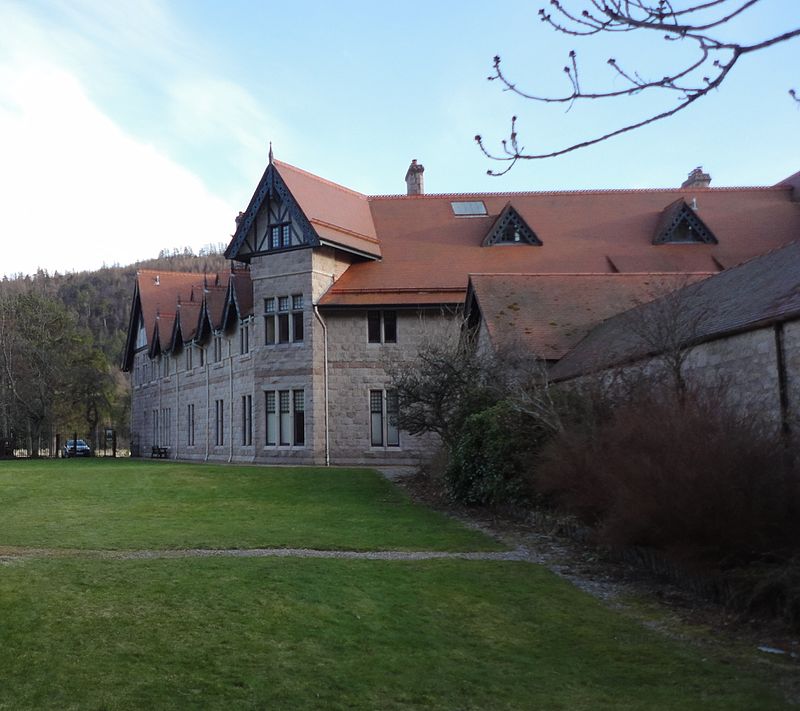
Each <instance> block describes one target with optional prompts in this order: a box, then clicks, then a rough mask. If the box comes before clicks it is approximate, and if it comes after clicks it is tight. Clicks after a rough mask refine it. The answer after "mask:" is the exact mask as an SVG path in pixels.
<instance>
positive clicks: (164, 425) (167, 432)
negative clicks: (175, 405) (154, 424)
mask: <svg viewBox="0 0 800 711" xmlns="http://www.w3.org/2000/svg"><path fill="white" fill-rule="evenodd" d="M159 429H160V441H159V440H155V441H156V443H157V444H158V445H159V446H160V447H169V446H171V445H172V408H171V407H165V408H162V409H161V425H160V428H159Z"/></svg>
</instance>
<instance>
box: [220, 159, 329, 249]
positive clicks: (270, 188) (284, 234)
mask: <svg viewBox="0 0 800 711" xmlns="http://www.w3.org/2000/svg"><path fill="white" fill-rule="evenodd" d="M265 217H266V219H264V218H265ZM273 231H274V235H273ZM319 244H320V240H319V236H318V235H317V233H316V231H315V230H314V228H313V227H312V226H311V223H310V222H309V220H308V218H307V217H306V216H305V214H304V213H303V211H302V210H301V209H300V206H299V205H298V203H297V200H295V198H294V196H293V195H292V193H291V192H290V190H289V188H288V187H287V185H286V183H285V182H284V180H283V178H281V176H280V173H278V170H277V168H276V167H275V165H274V164H273V163H270V164H269V165H268V166H267V169H266V171H264V175H263V176H262V178H261V181H260V182H259V184H258V187H257V188H256V191H255V193H254V194H253V197H252V198H251V200H250V204H249V205H248V207H247V210H246V211H245V213H244V214H243V215H242V216H241V219H240V220H239V222H238V224H237V226H236V232H235V233H234V235H233V238H232V239H231V243H230V244H229V245H228V248H227V249H226V250H225V257H226V259H236V260H238V261H241V262H249V261H250V258H251V257H253V256H257V255H261V254H266V253H269V252H277V251H286V250H288V249H297V248H298V247H307V246H310V247H318V246H319Z"/></svg>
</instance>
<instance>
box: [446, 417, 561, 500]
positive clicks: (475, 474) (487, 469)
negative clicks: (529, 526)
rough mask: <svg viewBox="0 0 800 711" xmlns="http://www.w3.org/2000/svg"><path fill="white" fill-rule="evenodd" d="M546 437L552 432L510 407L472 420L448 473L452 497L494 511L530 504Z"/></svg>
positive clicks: (461, 434) (453, 452) (456, 447)
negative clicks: (535, 462) (534, 470)
mask: <svg viewBox="0 0 800 711" xmlns="http://www.w3.org/2000/svg"><path fill="white" fill-rule="evenodd" d="M546 437H547V430H545V429H543V428H542V427H541V426H539V425H537V423H536V421H535V420H534V419H532V418H530V417H525V416H524V415H521V414H520V413H519V412H518V411H517V410H515V409H514V408H512V407H511V405H510V404H509V403H507V402H501V403H499V404H497V405H494V406H493V407H490V408H488V409H485V410H483V411H481V412H477V413H475V414H473V415H470V416H469V417H468V418H467V419H466V420H465V422H464V424H463V426H462V427H461V429H460V430H459V436H458V438H457V440H456V442H455V445H454V446H453V448H452V450H451V457H450V462H449V464H448V467H447V470H446V481H447V486H448V492H449V494H450V496H451V498H453V499H454V500H456V501H459V502H461V503H465V504H480V505H489V506H498V505H521V504H525V503H528V502H529V501H530V499H531V495H532V493H533V487H532V483H531V482H532V462H533V460H534V458H535V453H536V452H537V451H538V449H539V448H540V447H541V445H542V443H543V442H544V441H545V439H546Z"/></svg>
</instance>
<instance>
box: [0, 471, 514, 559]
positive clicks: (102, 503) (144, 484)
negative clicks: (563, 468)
mask: <svg viewBox="0 0 800 711" xmlns="http://www.w3.org/2000/svg"><path fill="white" fill-rule="evenodd" d="M2 546H29V547H43V548H97V549H140V548H262V547H276V548H300V547H305V548H320V549H334V548H339V549H351V550H399V549H403V550H445V551H457V550H501V549H502V548H503V547H502V546H501V545H500V544H498V543H496V542H495V541H492V540H490V539H489V538H487V537H486V536H484V535H482V534H480V533H477V532H475V531H471V530H468V529H466V528H464V527H463V526H461V525H460V524H458V523H456V522H454V521H451V520H449V519H446V518H444V517H442V516H440V515H438V514H436V513H434V512H433V511H430V510H428V509H425V508H423V507H420V506H415V505H414V504H412V503H411V501H410V500H409V499H408V497H406V496H405V495H404V494H403V493H401V492H400V491H398V490H397V489H396V488H395V487H393V486H392V485H391V484H390V483H389V482H387V481H386V480H384V479H383V478H382V477H381V476H380V475H379V474H377V473H376V472H374V471H370V470H366V469H327V470H326V469H321V468H313V467H296V468H274V467H273V468H269V467H231V466H222V465H210V464H208V465H202V464H182V463H172V462H147V461H145V462H142V461H136V460H110V459H106V460H104V459H92V460H66V461H65V460H46V461H39V462H36V461H19V462H11V461H9V462H0V547H2Z"/></svg>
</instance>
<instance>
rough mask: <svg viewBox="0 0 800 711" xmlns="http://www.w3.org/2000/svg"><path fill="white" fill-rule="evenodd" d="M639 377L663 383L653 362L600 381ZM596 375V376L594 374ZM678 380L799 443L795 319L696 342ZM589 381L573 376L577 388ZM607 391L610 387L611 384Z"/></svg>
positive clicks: (799, 343)
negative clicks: (779, 345)
mask: <svg viewBox="0 0 800 711" xmlns="http://www.w3.org/2000/svg"><path fill="white" fill-rule="evenodd" d="M776 329H781V330H782V340H783V350H784V359H785V367H784V370H785V377H786V383H785V388H786V398H787V411H786V413H785V414H784V413H783V412H782V407H781V384H780V382H779V375H778V351H777V340H776ZM641 376H644V377H646V378H650V379H659V380H662V379H667V378H669V377H670V376H669V375H668V374H667V373H666V372H664V369H663V366H662V364H661V362H660V361H659V360H658V359H649V360H646V361H640V362H638V363H635V364H633V365H630V366H627V367H624V368H616V369H612V370H609V371H606V372H605V373H603V374H602V375H601V377H602V378H603V379H604V380H605V381H606V382H607V383H608V384H612V383H613V382H614V380H616V379H617V378H622V379H625V378H630V377H641ZM595 377H596V376H595ZM684 377H685V379H686V381H687V382H688V383H690V384H692V385H695V386H699V387H700V388H701V389H704V390H705V391H706V392H711V393H718V394H719V397H721V398H724V399H725V401H726V402H727V403H728V404H730V405H731V406H733V407H734V408H736V410H737V411H738V412H741V413H742V414H744V415H746V416H748V417H753V418H758V419H759V420H760V421H761V422H763V423H764V424H765V425H766V426H767V427H769V428H770V429H772V430H773V431H779V430H780V429H781V428H782V427H783V426H784V420H785V423H786V424H788V426H789V428H790V430H791V432H792V436H793V439H794V440H795V441H796V442H798V444H800V320H794V321H789V322H786V323H783V324H779V325H777V326H776V325H770V326H765V327H762V328H756V329H753V330H750V331H745V332H742V333H737V334H733V335H729V336H724V337H721V338H717V339H715V340H712V341H707V342H705V343H701V344H699V345H697V346H695V347H694V348H691V349H690V350H689V352H688V354H687V357H686V360H685V363H684ZM589 379H593V378H587V377H583V378H576V379H575V380H573V381H570V382H572V383H575V384H580V383H581V382H585V381H587V380H589ZM612 387H613V385H612Z"/></svg>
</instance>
